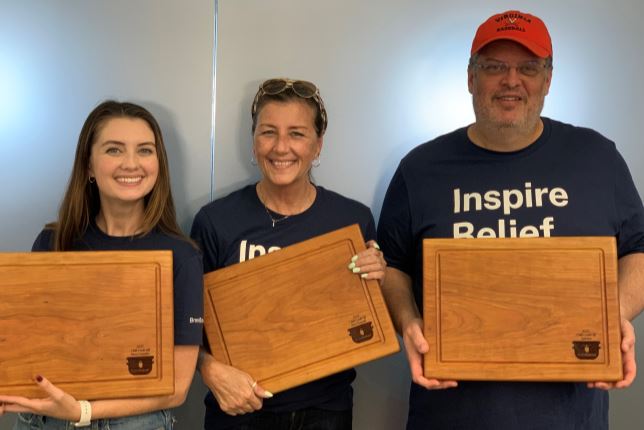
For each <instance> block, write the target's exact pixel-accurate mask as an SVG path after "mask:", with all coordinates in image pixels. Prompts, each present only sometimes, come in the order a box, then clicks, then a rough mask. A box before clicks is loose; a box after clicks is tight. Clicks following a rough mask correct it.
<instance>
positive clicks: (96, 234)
mask: <svg viewBox="0 0 644 430" xmlns="http://www.w3.org/2000/svg"><path fill="white" fill-rule="evenodd" d="M68 250H75V251H78V250H87V251H95V250H96V251H97V250H172V252H173V275H174V319H175V321H174V335H175V350H174V365H175V369H174V375H175V393H174V394H173V395H170V396H158V397H148V398H128V399H113V400H93V401H91V402H87V401H84V400H80V401H79V400H77V399H74V398H73V397H72V396H71V395H69V394H67V393H65V392H63V391H62V390H60V389H59V388H57V387H56V386H55V385H54V384H53V383H51V382H50V381H48V380H47V378H46V377H45V376H46V375H36V376H35V383H36V384H38V386H39V387H40V388H41V389H42V393H43V398H41V399H26V398H21V397H15V396H0V404H2V405H3V406H2V407H0V412H2V411H4V412H20V414H19V415H18V420H17V422H16V425H15V427H14V429H17V430H23V429H24V430H27V429H46V430H54V429H68V428H73V427H74V426H75V427H86V426H89V425H90V422H89V421H90V419H91V425H92V427H91V428H92V429H105V430H107V429H112V430H116V429H119V430H130V429H131V430H135V429H136V430H147V429H150V430H153V429H154V430H156V429H171V428H172V423H173V418H172V415H171V413H170V412H169V411H168V409H169V408H173V407H176V406H178V405H180V404H182V403H183V402H184V400H185V398H186V395H187V392H188V388H189V386H190V383H191V381H192V377H193V374H194V369H195V364H196V361H197V355H198V351H199V345H200V344H201V339H202V328H203V327H202V324H200V323H197V324H195V323H194V322H195V321H202V318H201V317H202V313H203V303H202V300H203V299H202V294H203V293H202V289H203V277H202V276H203V270H202V258H201V255H200V253H199V251H198V250H197V249H196V247H195V246H194V245H193V244H192V243H191V241H190V240H189V239H187V238H185V237H184V236H183V234H182V233H181V231H180V229H179V226H178V224H177V220H176V215H175V210H174V203H173V200H172V193H171V191H170V177H169V170H168V161H167V156H166V151H165V147H164V144H163V137H162V135H161V129H160V128H159V125H158V123H157V121H156V120H155V119H154V117H153V116H152V115H151V114H150V113H149V112H148V111H147V110H146V109H144V108H143V107H141V106H137V105H135V104H132V103H119V102H115V101H106V102H103V103H101V104H100V105H99V106H97V107H96V108H95V109H94V110H93V111H92V112H91V113H90V114H89V116H88V117H87V119H86V121H85V124H84V125H83V128H82V130H81V133H80V136H79V139H78V145H77V147H76V157H75V159H74V166H73V170H72V173H71V177H70V180H69V185H68V188H67V192H66V193H65V197H64V199H63V202H62V204H61V207H60V212H59V215H58V220H57V221H56V222H54V223H51V224H48V225H47V226H46V227H45V229H44V230H43V231H42V232H41V233H40V235H39V236H38V238H37V239H36V241H35V243H34V245H33V251H68ZM115 288H118V285H116V286H115Z"/></svg>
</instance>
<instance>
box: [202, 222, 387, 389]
mask: <svg viewBox="0 0 644 430" xmlns="http://www.w3.org/2000/svg"><path fill="white" fill-rule="evenodd" d="M363 249H365V245H364V239H363V238H362V235H361V233H360V229H359V227H358V226H357V225H352V226H350V227H346V228H342V229H340V230H336V231H334V232H331V233H328V234H325V235H322V236H318V237H316V238H314V239H310V240H307V241H304V242H300V243H298V244H296V245H292V246H289V247H286V248H284V249H281V250H279V251H277V252H273V253H269V254H267V255H264V256H261V257H258V258H255V259H253V260H249V261H245V262H243V263H240V264H235V265H232V266H229V267H226V268H224V269H220V270H217V271H214V272H211V273H208V274H206V275H205V277H204V288H205V296H204V299H205V300H204V302H205V309H204V312H205V329H206V334H207V336H208V341H209V344H210V347H211V350H212V352H213V355H214V356H215V358H216V359H217V360H219V361H221V362H224V363H226V364H229V365H232V366H234V367H236V368H238V369H241V370H244V371H245V372H248V373H249V374H250V375H251V376H252V377H253V378H255V379H257V380H258V381H259V383H260V385H262V386H263V387H264V388H265V389H267V390H269V391H271V392H279V391H283V390H285V389H287V388H291V387H295V386H297V385H301V384H303V383H305V382H309V381H313V380H315V379H319V378H321V377H323V376H327V375H331V374H333V373H336V372H339V371H341V370H345V369H348V368H351V367H353V366H356V365H358V364H362V363H365V362H367V361H370V360H373V359H376V358H379V357H382V356H385V355H388V354H392V353H394V352H396V351H398V350H399V346H398V340H397V338H396V334H395V332H394V329H393V325H392V323H391V319H390V317H389V314H388V312H387V307H386V306H385V302H384V300H383V297H382V293H381V291H380V286H379V284H378V282H377V281H366V280H364V279H362V278H360V276H359V275H356V274H354V273H351V271H349V270H348V268H347V265H348V264H349V262H350V260H351V257H352V256H353V255H355V254H356V253H358V252H360V251H362V250H363Z"/></svg>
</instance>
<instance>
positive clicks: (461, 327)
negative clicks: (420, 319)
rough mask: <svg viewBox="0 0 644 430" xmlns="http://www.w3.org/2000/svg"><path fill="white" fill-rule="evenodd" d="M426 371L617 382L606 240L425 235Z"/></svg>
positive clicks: (611, 248)
mask: <svg viewBox="0 0 644 430" xmlns="http://www.w3.org/2000/svg"><path fill="white" fill-rule="evenodd" d="M423 251H424V252H423V259H424V267H423V271H424V275H423V276H424V279H423V281H424V298H423V301H424V322H425V323H424V324H425V337H426V338H427V340H428V342H429V345H430V348H429V353H427V354H425V358H424V373H425V375H426V376H428V377H431V378H438V379H456V380H509V381H616V380H621V379H622V362H621V353H620V341H621V334H620V315H619V299H618V290H617V253H616V245H615V239H614V238H612V237H557V238H522V239H475V240H468V239H425V240H424V241H423Z"/></svg>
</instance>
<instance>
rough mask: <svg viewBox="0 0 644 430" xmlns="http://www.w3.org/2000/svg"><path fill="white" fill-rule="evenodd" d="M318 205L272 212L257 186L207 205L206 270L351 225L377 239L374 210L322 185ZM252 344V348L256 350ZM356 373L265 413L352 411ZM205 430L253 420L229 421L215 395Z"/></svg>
mask: <svg viewBox="0 0 644 430" xmlns="http://www.w3.org/2000/svg"><path fill="white" fill-rule="evenodd" d="M316 190H317V195H316V198H315V201H314V202H313V204H312V205H311V207H310V208H308V209H307V210H306V211H304V212H303V213H301V214H298V215H291V216H289V217H288V218H285V219H283V220H282V221H278V222H276V224H275V226H274V227H273V222H272V220H271V217H272V218H273V219H281V218H283V215H280V214H276V213H272V214H271V215H270V216H269V214H268V213H267V212H266V208H265V207H264V205H263V204H262V202H261V201H260V200H259V198H258V197H257V193H256V191H255V185H248V186H246V187H244V188H242V189H241V190H238V191H235V192H233V193H231V194H229V195H228V196H226V197H223V198H221V199H218V200H216V201H214V202H212V203H210V204H208V205H206V206H204V207H203V208H202V209H201V210H200V211H199V212H198V213H197V215H196V216H195V220H194V224H193V226H192V233H191V236H192V238H193V239H195V240H196V241H197V242H198V243H199V244H200V245H201V247H202V250H203V258H204V271H205V272H206V273H207V272H211V271H213V270H216V269H219V268H222V267H226V266H230V265H232V264H237V263H240V262H243V261H246V260H250V259H253V258H255V257H258V256H260V255H264V254H265V253H267V252H274V251H277V250H278V249H280V248H283V247H285V246H289V245H293V244H296V243H299V242H302V241H304V240H307V239H310V238H313V237H316V236H319V235H321V234H325V233H329V232H331V231H333V230H337V229H339V228H342V227H346V226H348V225H351V224H359V225H360V229H361V231H362V235H363V236H364V238H365V240H370V239H374V238H375V236H376V231H375V224H374V221H373V216H372V215H371V211H370V210H369V208H367V207H366V206H365V205H363V204H361V203H359V202H356V201H354V200H350V199H348V198H346V197H343V196H341V195H339V194H337V193H334V192H332V191H329V190H326V189H324V188H322V187H319V186H317V187H316ZM251 347H252V345H249V348H251ZM354 378H355V371H354V370H347V371H344V372H340V373H337V374H335V375H332V376H328V377H326V378H322V379H319V380H317V381H313V382H310V383H307V384H304V385H301V386H299V387H295V388H292V389H290V390H286V391H283V392H280V393H277V394H275V396H274V397H273V398H272V399H267V400H264V403H263V405H264V406H263V410H267V411H279V412H283V411H295V410H298V409H302V408H307V407H318V408H322V409H328V410H347V409H351V407H352V404H353V400H352V394H353V392H352V389H351V382H352V381H353V379H354ZM205 403H206V422H205V428H206V429H215V428H216V429H220V428H227V427H230V426H234V425H239V424H241V423H243V422H244V421H245V420H247V419H249V417H250V414H246V415H241V416H235V417H233V416H229V415H227V414H225V413H224V412H223V411H221V409H220V408H219V405H218V404H217V401H216V399H215V398H214V396H213V395H212V393H208V395H207V396H206V400H205Z"/></svg>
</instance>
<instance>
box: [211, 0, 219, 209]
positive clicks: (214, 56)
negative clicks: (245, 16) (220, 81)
mask: <svg viewBox="0 0 644 430" xmlns="http://www.w3.org/2000/svg"><path fill="white" fill-rule="evenodd" d="M214 1H215V4H214V7H215V10H214V12H215V13H214V14H213V20H214V21H213V44H212V96H211V97H212V100H211V104H212V109H211V111H212V117H211V119H210V201H213V199H214V196H215V116H216V112H217V32H218V28H217V27H218V21H219V0H214Z"/></svg>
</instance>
